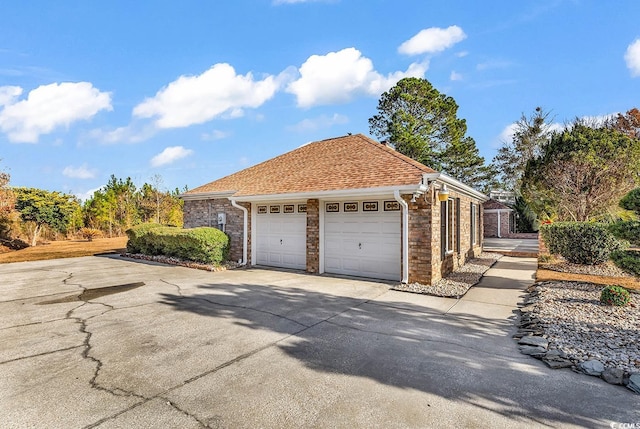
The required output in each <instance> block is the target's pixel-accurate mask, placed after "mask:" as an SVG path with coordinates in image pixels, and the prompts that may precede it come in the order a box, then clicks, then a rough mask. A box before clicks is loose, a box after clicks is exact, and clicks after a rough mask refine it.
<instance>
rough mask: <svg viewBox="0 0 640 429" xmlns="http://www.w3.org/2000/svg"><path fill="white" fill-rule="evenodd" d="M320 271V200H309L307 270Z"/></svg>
mask: <svg viewBox="0 0 640 429" xmlns="http://www.w3.org/2000/svg"><path fill="white" fill-rule="evenodd" d="M319 271H320V202H319V201H318V200H317V199H309V200H307V272H308V273H312V274H317V273H318V272H319Z"/></svg>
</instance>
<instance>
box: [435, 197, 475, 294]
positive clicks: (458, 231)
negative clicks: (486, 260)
mask: <svg viewBox="0 0 640 429" xmlns="http://www.w3.org/2000/svg"><path fill="white" fill-rule="evenodd" d="M437 192H438V191H437V190H436V189H431V190H430V191H429V192H428V195H427V198H430V201H431V204H432V210H431V224H432V234H431V249H432V254H431V279H430V280H431V282H436V281H438V280H440V279H441V278H442V277H444V276H446V275H447V274H449V273H451V272H452V271H453V270H455V269H457V268H459V267H460V266H462V265H464V264H465V263H466V262H467V260H469V259H471V258H474V257H476V256H477V255H479V254H480V253H481V252H482V234H481V233H480V231H482V229H481V228H482V223H483V220H482V205H481V204H480V201H478V200H475V199H472V198H470V197H468V196H466V195H463V194H459V193H456V192H455V191H454V190H452V189H450V191H449V192H450V194H449V198H450V199H452V200H453V201H454V204H453V207H452V214H451V216H450V217H449V219H450V229H451V231H452V233H453V247H452V250H453V251H452V252H448V253H447V254H446V255H445V256H444V259H443V258H442V257H441V231H442V229H441V217H440V214H441V212H440V211H441V204H440V201H438V195H437ZM472 203H473V204H476V207H477V209H476V213H477V216H478V218H477V220H476V222H477V225H476V231H475V233H476V243H475V244H473V239H472V237H471V204H472ZM457 204H459V206H460V224H459V226H458V225H457V224H456V220H457V219H456V205H457ZM456 235H458V236H459V246H458V238H457V236H456Z"/></svg>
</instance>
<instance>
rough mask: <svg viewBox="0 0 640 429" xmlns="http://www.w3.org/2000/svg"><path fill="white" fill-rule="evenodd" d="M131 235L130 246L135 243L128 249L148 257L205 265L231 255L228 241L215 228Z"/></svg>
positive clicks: (153, 229) (163, 229)
mask: <svg viewBox="0 0 640 429" xmlns="http://www.w3.org/2000/svg"><path fill="white" fill-rule="evenodd" d="M136 228H137V227H136ZM136 228H132V230H134V229H136ZM129 231H131V230H129ZM129 231H127V234H128V235H129V243H131V242H132V241H134V243H133V244H132V245H131V246H130V245H129V243H128V244H127V249H130V248H135V249H136V250H137V251H138V252H139V253H144V254H146V255H165V256H176V257H178V258H181V259H187V260H190V261H196V262H202V263H206V264H219V263H221V262H222V261H224V260H225V259H226V258H227V254H228V251H229V237H228V236H227V235H226V234H225V233H224V232H222V231H220V230H219V229H216V228H204V227H202V228H193V229H182V228H175V227H159V226H158V225H156V226H151V227H147V228H146V229H143V230H139V229H136V230H135V231H132V232H131V233H129ZM132 236H134V239H133V240H132Z"/></svg>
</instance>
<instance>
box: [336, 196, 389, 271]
mask: <svg viewBox="0 0 640 429" xmlns="http://www.w3.org/2000/svg"><path fill="white" fill-rule="evenodd" d="M379 206H380V207H382V204H381V203H380V204H379ZM358 207H359V208H360V207H362V203H359V204H358ZM324 218H325V220H324V226H325V229H324V231H325V233H324V263H325V271H326V272H329V273H335V274H346V275H353V276H360V277H374V278H382V279H390V280H399V279H400V270H401V261H400V253H401V250H400V249H401V248H400V230H401V223H400V222H401V218H400V215H399V213H397V212H358V213H344V212H341V213H334V212H325V216H324Z"/></svg>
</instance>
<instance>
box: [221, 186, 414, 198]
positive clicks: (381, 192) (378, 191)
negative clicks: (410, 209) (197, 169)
mask: <svg viewBox="0 0 640 429" xmlns="http://www.w3.org/2000/svg"><path fill="white" fill-rule="evenodd" d="M419 186H420V184H419V183H416V184H411V185H398V186H383V187H376V188H359V189H337V190H330V191H309V192H292V193H285V194H266V195H237V196H233V197H232V199H233V200H235V201H241V202H261V201H294V200H306V199H309V198H317V199H323V200H326V199H331V198H336V199H337V198H356V197H372V196H385V197H386V196H389V197H391V196H393V193H394V192H395V191H400V193H406V194H410V193H413V192H415V190H416V189H417V188H418V187H419Z"/></svg>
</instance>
